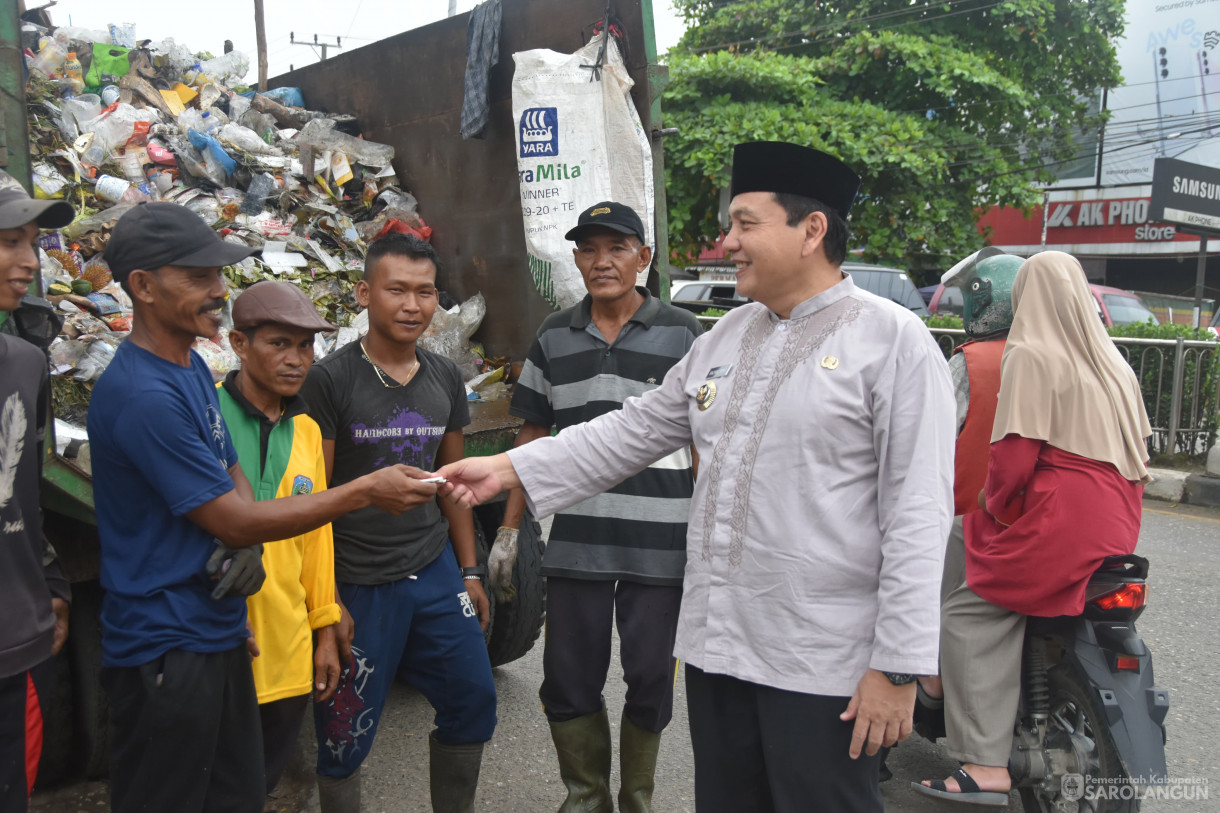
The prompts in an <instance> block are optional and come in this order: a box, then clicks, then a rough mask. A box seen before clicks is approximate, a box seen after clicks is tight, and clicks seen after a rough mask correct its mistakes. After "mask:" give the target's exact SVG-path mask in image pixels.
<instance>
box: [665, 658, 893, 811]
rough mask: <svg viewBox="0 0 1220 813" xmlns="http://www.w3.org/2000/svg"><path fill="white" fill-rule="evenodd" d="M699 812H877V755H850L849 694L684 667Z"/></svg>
mask: <svg viewBox="0 0 1220 813" xmlns="http://www.w3.org/2000/svg"><path fill="white" fill-rule="evenodd" d="M686 696H687V708H688V711H689V714H690V737H691V743H692V745H693V746H694V752H695V809H696V810H697V811H698V812H699V813H772V811H774V813H810V811H826V813H882V811H883V810H884V807H883V805H882V801H881V786H880V784H879V783H878V777H877V769H878V766H877V757H875V756H874V757H870V756H867V755H865V754H861V755H860V757H859V759H852V758H851V757H850V756H848V748H849V746H850V744H851V732H852V727H853V725H854V723H850V722H849V723H845V722H843V721H841V720H840V719H839V715H840V714H842V713H843V711H844V709H846V708H847V702H848V700H849V699H850V698H847V697H826V696H822V695H811V694H801V693H799V692H788V691H784V690H782V689H775V688H772V687H770V686H760V685H758V684H756V683H749V682H747V681H744V680H738V679H737V678H733V677H728V676H726V675H709V674H707V673H706V672H703V671H702V670H700V669H696V668H695V667H693V666H691V665H689V664H688V665H687V667H686Z"/></svg>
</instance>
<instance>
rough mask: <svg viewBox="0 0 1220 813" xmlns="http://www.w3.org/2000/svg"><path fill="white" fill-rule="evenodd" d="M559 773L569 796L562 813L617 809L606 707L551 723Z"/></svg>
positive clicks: (609, 812)
mask: <svg viewBox="0 0 1220 813" xmlns="http://www.w3.org/2000/svg"><path fill="white" fill-rule="evenodd" d="M551 739H552V740H554V741H555V754H556V755H557V756H558V757H559V776H560V778H562V779H563V784H564V787H566V788H567V789H568V798H567V799H564V801H563V804H562V805H560V807H559V813H613V811H614V800H613V799H612V798H611V797H610V718H609V717H607V716H606V709H605V708H604V707H603V708H602V710H601V711H599V712H596V713H594V714H586V715H585V716H583V717H577V718H576V719H575V720H565V721H564V722H562V723H551Z"/></svg>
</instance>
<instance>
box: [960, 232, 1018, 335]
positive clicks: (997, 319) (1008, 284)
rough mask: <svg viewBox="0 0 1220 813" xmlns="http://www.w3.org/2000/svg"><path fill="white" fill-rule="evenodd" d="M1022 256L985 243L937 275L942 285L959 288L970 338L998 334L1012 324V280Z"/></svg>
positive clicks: (1002, 332) (1005, 331)
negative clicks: (982, 247)
mask: <svg viewBox="0 0 1220 813" xmlns="http://www.w3.org/2000/svg"><path fill="white" fill-rule="evenodd" d="M1024 262H1025V260H1024V258H1022V257H1018V256H1016V255H1014V254H1005V253H1004V252H1003V251H1002V250H1000V249H998V248H994V247H992V246H988V247H987V248H985V249H982V250H981V251H976V252H975V253H973V254H971V255H970V256H969V257H967V258H966V259H964V260H962V261H961V262H959V263H958V264H957V265H955V266H953V267H952V268H950V269H949V270H948V271H946V272H945V273H944V275H943V276H942V277H941V278H940V281H941V284H943V285H944V286H945V287H946V288H954V287H957V288H961V289H962V300H963V306H962V321H963V322H965V327H966V335H967V336H969V337H970V338H972V339H990V338H994V337H997V336H1001V335H1003V334H1005V333H1007V332H1008V329H1009V328H1011V327H1012V283H1013V281H1014V280H1015V279H1016V278H1017V271H1018V269H1020V268H1021V264H1022V263H1024Z"/></svg>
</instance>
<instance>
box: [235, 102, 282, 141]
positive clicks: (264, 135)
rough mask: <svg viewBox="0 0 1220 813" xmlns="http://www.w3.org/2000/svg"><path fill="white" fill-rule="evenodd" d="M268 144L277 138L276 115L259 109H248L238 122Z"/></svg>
mask: <svg viewBox="0 0 1220 813" xmlns="http://www.w3.org/2000/svg"><path fill="white" fill-rule="evenodd" d="M237 123H238V124H240V125H241V126H243V127H245V128H246V129H248V130H250V131H251V132H253V133H254V134H255V135H257V136H258V137H259V138H261V139H262V140H263V141H265V142H267V143H268V144H270V143H272V142H273V141H274V140H275V132H276V123H275V117H274V116H271V115H269V114H267V113H260V112H258V111H257V110H247V111H246V112H245V113H243V114H242V115H241V118H240V119H239V120H238V122H237Z"/></svg>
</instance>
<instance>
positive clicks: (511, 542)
mask: <svg viewBox="0 0 1220 813" xmlns="http://www.w3.org/2000/svg"><path fill="white" fill-rule="evenodd" d="M516 566H517V529H516V528H503V527H502V528H500V530H498V531H496V541H495V544H494V545H492V548H491V554H490V555H489V556H488V557H487V583H488V585H490V586H491V589H492V590H494V591H495V593H496V598H497V599H499V600H500V601H512V600H513V599H514V598H516V597H517V590H516V588H515V587H513V569H514V568H515V567H516Z"/></svg>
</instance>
